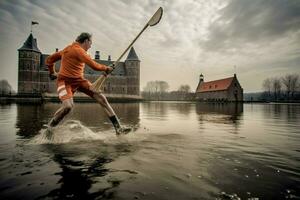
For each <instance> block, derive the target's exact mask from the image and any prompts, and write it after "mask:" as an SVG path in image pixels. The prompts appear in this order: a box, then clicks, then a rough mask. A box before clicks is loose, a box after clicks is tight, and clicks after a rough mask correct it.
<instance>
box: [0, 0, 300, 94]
mask: <svg viewBox="0 0 300 200" xmlns="http://www.w3.org/2000/svg"><path fill="white" fill-rule="evenodd" d="M160 6H161V7H163V9H164V15H163V17H162V20H161V22H160V23H159V24H158V25H156V26H154V27H150V28H148V29H147V30H146V32H144V34H143V35H142V36H141V37H140V38H139V40H138V41H137V42H136V44H135V45H134V48H135V50H136V53H137V55H138V56H139V58H140V60H141V90H142V89H143V87H144V86H145V85H146V83H147V82H148V81H152V80H164V81H166V82H168V83H169V85H170V90H177V89H178V87H179V86H180V85H182V84H188V85H190V86H191V88H192V90H195V88H196V87H197V84H198V81H199V75H200V73H203V75H204V79H205V81H210V80H215V79H221V78H226V77H230V76H233V74H234V73H235V72H236V73H237V76H238V79H239V81H240V83H241V85H242V87H243V88H244V91H245V92H253V91H260V90H261V88H262V86H261V85H262V81H263V80H264V79H265V78H268V77H277V76H278V77H279V76H282V75H285V74H294V73H298V74H300V1H299V0H87V1H82V0H47V1H45V0H31V1H26V0H18V1H17V0H1V1H0V51H1V52H0V61H1V66H0V79H7V80H8V81H9V83H10V84H11V85H12V87H13V88H14V89H15V90H16V89H17V67H18V66H17V61H18V59H17V49H18V48H20V47H21V46H22V45H23V43H24V41H25V40H26V38H27V37H28V35H29V34H30V23H31V21H32V20H33V21H38V22H39V25H36V26H34V29H33V35H34V37H36V38H37V41H38V47H39V49H40V50H41V51H42V53H45V54H50V53H53V52H54V51H55V48H59V49H62V48H64V47H65V46H66V45H68V44H70V43H72V42H73V41H74V39H75V38H76V36H77V35H78V34H79V33H81V32H91V33H92V34H93V47H92V48H91V49H90V50H89V53H90V54H91V56H92V57H94V54H95V51H96V50H99V51H100V56H101V59H107V57H108V55H111V56H112V59H117V57H119V55H120V54H121V53H122V52H123V51H124V49H125V48H126V47H127V45H128V44H129V43H130V42H131V40H132V39H133V38H134V37H135V36H136V35H137V33H138V32H139V31H140V30H141V29H142V28H143V26H144V25H145V23H146V22H147V21H148V20H149V18H150V17H151V16H152V15H153V13H154V12H155V11H156V10H157V9H158V8H159V7H160ZM126 56H127V55H126ZM125 58H126V57H125ZM234 66H236V69H235V68H234Z"/></svg>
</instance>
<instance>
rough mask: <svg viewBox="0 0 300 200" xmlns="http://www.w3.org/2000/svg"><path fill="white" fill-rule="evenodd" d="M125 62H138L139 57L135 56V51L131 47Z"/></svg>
mask: <svg viewBox="0 0 300 200" xmlns="http://www.w3.org/2000/svg"><path fill="white" fill-rule="evenodd" d="M126 60H138V61H140V59H139V57H138V56H137V55H136V53H135V50H134V48H133V47H131V49H130V51H129V54H128V56H127V58H126Z"/></svg>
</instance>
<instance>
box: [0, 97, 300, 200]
mask: <svg viewBox="0 0 300 200" xmlns="http://www.w3.org/2000/svg"><path fill="white" fill-rule="evenodd" d="M112 105H113V107H114V108H115V110H116V112H117V113H118V115H119V117H120V118H121V120H122V122H123V123H124V124H126V125H128V126H134V127H136V130H135V131H134V132H132V133H130V134H129V135H125V136H120V137H117V136H115V134H114V131H113V129H112V126H111V125H110V123H109V121H108V120H107V118H106V117H105V115H104V113H103V111H102V110H101V108H100V107H99V106H98V105H96V104H79V103H77V104H76V105H75V110H74V111H73V113H72V114H71V116H70V117H69V118H68V119H66V120H65V122H64V124H62V125H61V126H60V127H59V128H58V129H57V130H55V131H54V134H55V136H54V137H56V140H53V141H48V142H45V141H44V140H42V139H41V137H40V136H41V135H42V134H43V131H44V128H43V126H44V125H45V124H46V123H47V122H48V120H49V118H50V117H51V115H52V114H53V112H55V110H56V109H57V108H58V107H59V104H44V105H15V104H12V105H2V106H0V169H1V171H0V178H1V179H0V199H300V187H299V185H300V105H296V104H294V105H285V104H253V105H251V104H244V105H242V104H237V105H235V104H224V105H220V104H196V103H177V102H152V103H128V104H112Z"/></svg>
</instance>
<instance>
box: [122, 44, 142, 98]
mask: <svg viewBox="0 0 300 200" xmlns="http://www.w3.org/2000/svg"><path fill="white" fill-rule="evenodd" d="M140 62H141V61H140V60H139V58H138V56H137V55H136V53H135V50H134V48H133V47H131V49H130V52H129V54H128V56H127V58H126V60H125V74H126V77H127V94H129V95H138V96H139V95H140Z"/></svg>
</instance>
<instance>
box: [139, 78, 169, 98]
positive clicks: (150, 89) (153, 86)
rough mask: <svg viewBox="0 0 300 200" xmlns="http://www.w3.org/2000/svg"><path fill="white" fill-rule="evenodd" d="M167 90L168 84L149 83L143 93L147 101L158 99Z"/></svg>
mask: <svg viewBox="0 0 300 200" xmlns="http://www.w3.org/2000/svg"><path fill="white" fill-rule="evenodd" d="M168 89H169V84H168V83H167V82H165V81H149V82H147V85H146V87H144V91H143V92H144V94H145V95H147V98H148V99H160V98H161V97H162V95H163V94H164V93H166V92H167V91H168Z"/></svg>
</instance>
